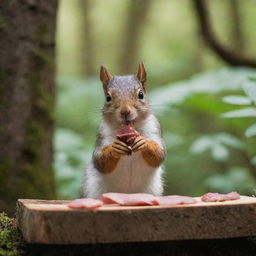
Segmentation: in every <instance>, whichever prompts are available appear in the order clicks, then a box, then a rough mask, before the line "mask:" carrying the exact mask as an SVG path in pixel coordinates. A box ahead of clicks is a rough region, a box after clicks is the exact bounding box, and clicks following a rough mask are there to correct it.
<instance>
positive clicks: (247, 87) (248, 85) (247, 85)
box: [242, 80, 256, 104]
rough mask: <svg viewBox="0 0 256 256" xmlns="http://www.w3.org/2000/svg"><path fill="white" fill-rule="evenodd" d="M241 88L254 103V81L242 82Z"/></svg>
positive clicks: (255, 83)
mask: <svg viewBox="0 0 256 256" xmlns="http://www.w3.org/2000/svg"><path fill="white" fill-rule="evenodd" d="M242 88H243V90H244V91H245V93H246V94H247V95H248V97H249V98H250V99H251V100H252V101H253V102H254V103H255V104H256V82H255V81H252V80H247V81H246V82H244V83H243V85H242Z"/></svg>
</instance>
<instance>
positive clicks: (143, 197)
mask: <svg viewBox="0 0 256 256" xmlns="http://www.w3.org/2000/svg"><path fill="white" fill-rule="evenodd" d="M101 200H102V202H103V203H104V204H114V203H116V204H119V205H121V206H139V205H157V204H158V203H157V200H156V197H155V196H153V195H151V194H144V193H136V194H125V193H105V194H103V195H102V197H101Z"/></svg>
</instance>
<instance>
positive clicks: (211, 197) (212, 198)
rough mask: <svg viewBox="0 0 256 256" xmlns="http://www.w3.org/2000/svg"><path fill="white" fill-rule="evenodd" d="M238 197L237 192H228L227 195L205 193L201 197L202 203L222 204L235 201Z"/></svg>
mask: <svg viewBox="0 0 256 256" xmlns="http://www.w3.org/2000/svg"><path fill="white" fill-rule="evenodd" d="M239 198H240V195H239V194H238V193H237V192H230V193H228V194H219V193H206V194H204V195H203V196H202V197H201V200H202V201H204V202H224V201H229V200H237V199H239Z"/></svg>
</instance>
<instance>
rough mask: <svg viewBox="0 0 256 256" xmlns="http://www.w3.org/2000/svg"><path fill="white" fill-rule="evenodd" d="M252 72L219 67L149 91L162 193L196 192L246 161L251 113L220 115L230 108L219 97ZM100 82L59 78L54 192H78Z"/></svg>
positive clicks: (100, 96)
mask: <svg viewBox="0 0 256 256" xmlns="http://www.w3.org/2000/svg"><path fill="white" fill-rule="evenodd" d="M253 72H254V71H253V70H251V69H244V68H234V69H231V68H224V69H219V70H214V71H210V72H205V73H201V74H198V75H195V76H193V77H192V78H191V79H189V80H187V81H182V82H178V83H172V84H167V85H166V86H163V87H160V88H156V89H153V90H151V91H150V92H149V98H150V103H152V108H153V111H154V112H155V113H156V115H157V117H158V118H159V120H160V123H161V126H162V129H163V135H164V140H165V143H166V146H167V150H168V155H167V158H166V161H165V170H166V171H165V178H166V187H165V188H166V191H165V192H166V193H168V194H174V193H175V194H186V195H194V196H198V195H200V194H202V193H204V192H206V191H207V190H208V189H209V187H208V185H207V184H206V183H205V181H206V180H208V178H210V177H211V176H212V175H215V174H223V173H224V174H225V173H226V172H227V171H226V170H229V169H230V168H231V167H232V166H248V164H249V163H248V162H246V160H245V157H244V154H246V155H255V153H256V152H255V149H254V148H255V147H254V145H253V140H252V142H250V141H245V140H244V131H245V130H246V128H247V127H248V126H250V125H251V119H246V118H243V119H239V120H236V119H231V118H229V119H226V118H220V115H221V113H223V112H228V111H231V110H233V109H234V105H233V104H227V103H226V102H223V101H221V97H223V96H225V97H227V96H228V94H231V95H236V94H238V93H240V91H241V85H242V83H244V82H245V81H247V80H248V76H251V75H252V74H253ZM101 86H102V85H101V83H100V82H99V80H98V79H82V78H72V77H69V78H67V77H66V78H64V77H63V78H59V79H58V88H59V96H58V101H57V129H56V132H55V140H54V145H55V162H54V167H55V176H56V183H57V189H58V196H59V198H74V197H77V196H79V193H80V190H81V186H82V183H83V173H84V170H85V167H86V165H87V163H88V162H89V161H90V159H91V154H92V151H93V147H94V143H95V139H96V133H97V127H98V125H99V121H100V118H101V110H100V109H101V107H102V103H103V92H102V89H101ZM239 96H240V95H239ZM243 97H246V96H243ZM239 99H240V98H239ZM236 100H237V99H236ZM246 102H248V100H246ZM241 106H244V105H238V107H241ZM247 107H248V106H247ZM250 134H251V131H250ZM191 145H193V146H191ZM190 149H191V150H190ZM199 152H200V153H199ZM209 152H210V154H211V156H213V158H212V157H209ZM216 159H217V161H216ZM255 162H256V161H255ZM250 171H251V170H250ZM253 171H254V170H253ZM238 191H239V190H238ZM243 191H244V190H243ZM247 192H249V191H248V190H247Z"/></svg>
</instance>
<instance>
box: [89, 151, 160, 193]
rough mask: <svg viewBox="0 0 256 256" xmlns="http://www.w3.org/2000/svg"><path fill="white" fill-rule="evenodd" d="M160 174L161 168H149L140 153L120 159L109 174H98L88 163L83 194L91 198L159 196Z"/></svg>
mask: <svg viewBox="0 0 256 256" xmlns="http://www.w3.org/2000/svg"><path fill="white" fill-rule="evenodd" d="M161 174H162V167H158V168H152V167H150V166H149V165H148V164H147V163H146V162H145V161H144V159H143V158H142V156H141V152H136V153H133V154H132V155H131V156H124V157H122V158H121V159H120V161H119V162H118V164H117V167H116V168H115V170H114V171H113V172H112V173H109V174H103V173H101V172H99V171H98V170H97V169H96V168H95V167H94V166H93V164H92V163H90V164H89V166H88V168H87V170H86V174H85V175H86V176H85V184H84V185H85V186H84V193H85V195H86V196H87V197H91V198H100V196H101V195H102V194H103V193H106V192H119V193H150V194H153V195H161V194H162V193H163V186H162V178H161Z"/></svg>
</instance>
